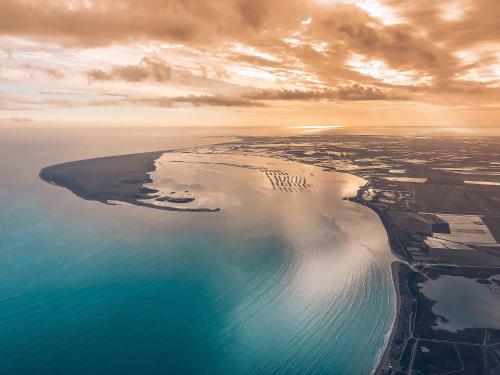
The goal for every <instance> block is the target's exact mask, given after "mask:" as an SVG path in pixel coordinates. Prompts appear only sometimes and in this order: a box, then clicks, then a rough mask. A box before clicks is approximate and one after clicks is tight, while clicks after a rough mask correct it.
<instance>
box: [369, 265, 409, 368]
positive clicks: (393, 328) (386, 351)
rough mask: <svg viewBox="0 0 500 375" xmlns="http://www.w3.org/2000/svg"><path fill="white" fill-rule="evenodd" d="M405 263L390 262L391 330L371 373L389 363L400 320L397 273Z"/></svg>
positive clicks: (399, 293)
mask: <svg viewBox="0 0 500 375" xmlns="http://www.w3.org/2000/svg"><path fill="white" fill-rule="evenodd" d="M404 264H405V263H404V262H402V261H401V260H396V261H394V262H392V263H391V275H392V283H393V285H394V291H395V294H396V311H395V315H394V320H393V322H392V325H391V330H390V333H389V337H388V339H387V341H386V343H385V346H384V348H383V351H382V355H381V356H380V358H379V359H378V361H377V363H376V365H375V367H374V368H373V372H372V374H379V373H380V371H381V370H382V369H383V368H387V367H388V365H389V363H388V362H389V353H390V347H391V344H392V341H393V340H394V336H395V335H396V331H397V328H398V327H397V326H398V323H399V321H400V315H401V291H400V288H399V284H400V282H401V280H400V277H399V273H400V271H401V268H402V267H403V265H404Z"/></svg>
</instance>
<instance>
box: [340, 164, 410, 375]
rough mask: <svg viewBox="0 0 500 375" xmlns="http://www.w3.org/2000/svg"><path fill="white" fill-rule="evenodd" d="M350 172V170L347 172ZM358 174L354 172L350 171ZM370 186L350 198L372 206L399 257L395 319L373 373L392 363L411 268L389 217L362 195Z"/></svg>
mask: <svg viewBox="0 0 500 375" xmlns="http://www.w3.org/2000/svg"><path fill="white" fill-rule="evenodd" d="M346 173H350V172H346ZM350 174H353V175H356V174H354V173H350ZM369 186H370V181H369V180H368V181H367V183H366V184H365V185H363V186H362V187H361V188H359V190H358V191H357V193H356V196H355V197H350V198H348V199H349V200H350V201H352V202H356V203H358V204H360V205H363V206H365V207H368V208H370V209H371V210H372V211H374V212H375V213H376V214H377V216H378V217H379V219H380V221H381V222H382V225H383V226H384V229H385V231H386V234H387V241H388V243H389V248H390V249H391V253H392V254H393V255H394V256H395V257H396V258H397V260H394V261H393V262H392V263H391V275H392V283H393V286H394V292H395V296H396V303H395V315H394V320H393V322H392V325H391V329H390V332H388V333H389V337H388V339H387V340H386V341H385V343H384V344H385V345H384V347H383V348H381V353H382V354H381V355H380V356H379V358H377V362H376V363H375V367H374V368H373V370H372V374H383V372H382V371H383V370H384V369H387V368H388V367H389V365H390V354H391V352H392V350H393V349H394V341H395V336H396V334H397V333H398V331H400V330H401V327H400V326H401V324H402V314H401V313H402V293H401V283H402V282H405V283H406V282H407V280H403V278H402V273H404V272H407V269H409V266H408V264H407V263H406V262H405V261H404V257H405V254H404V253H403V252H404V247H403V246H402V245H401V244H400V243H399V241H398V238H397V236H396V234H395V233H394V230H393V228H392V227H391V225H390V223H389V221H388V219H387V218H386V216H385V214H384V212H383V211H382V210H380V209H379V208H377V207H376V206H374V205H371V204H370V203H369V202H367V201H365V200H364V199H363V198H362V197H363V194H364V192H365V190H366V189H367V188H368V187H369Z"/></svg>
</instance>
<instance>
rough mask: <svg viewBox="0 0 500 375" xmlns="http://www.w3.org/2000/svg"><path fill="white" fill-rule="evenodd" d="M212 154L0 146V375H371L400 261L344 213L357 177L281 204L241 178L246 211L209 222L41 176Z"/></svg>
mask: <svg viewBox="0 0 500 375" xmlns="http://www.w3.org/2000/svg"><path fill="white" fill-rule="evenodd" d="M138 134H139V135H138ZM49 135H50V136H49ZM204 142H205V143H206V142H208V141H207V140H206V139H200V138H196V137H194V136H193V135H191V136H190V137H174V136H167V135H165V134H161V135H155V134H150V133H137V132H134V133H132V134H123V133H122V134H120V135H119V136H118V137H116V138H110V134H108V133H106V134H103V133H102V132H95V133H92V132H91V131H87V132H85V133H84V134H83V135H82V133H78V132H76V133H73V132H70V131H66V132H57V131H56V132H52V133H48V132H40V131H38V132H14V131H9V132H6V133H5V132H4V133H2V135H1V137H0V160H1V161H0V172H1V174H2V184H1V186H0V201H1V202H2V204H1V206H0V256H1V258H0V259H1V260H0V373H2V374H16V375H17V374H249V373H262V374H270V373H278V374H279V373H286V374H290V373H311V374H313V373H314V374H323V373H325V374H368V373H370V371H371V370H372V368H373V366H374V365H375V362H376V359H377V355H378V354H379V351H380V350H381V348H382V347H383V345H384V335H386V334H387V333H388V331H389V329H390V325H391V322H392V319H393V316H394V311H393V310H394V307H393V304H394V302H393V298H394V297H393V288H392V284H391V279H390V271H389V264H390V261H391V260H392V258H391V256H390V253H389V249H388V245H387V238H386V236H385V232H384V229H383V227H382V225H381V223H380V222H379V220H378V218H377V217H376V215H375V214H374V213H372V212H371V211H370V210H368V209H367V208H365V207H362V206H359V205H356V204H354V203H351V202H347V201H343V200H341V197H342V196H343V194H344V193H345V192H346V189H347V190H349V191H351V190H352V188H353V184H354V186H355V185H356V183H359V181H356V178H354V177H352V176H349V175H335V174H330V175H328V176H326V175H325V176H323V175H322V177H321V178H319V177H318V179H317V181H316V187H315V193H314V194H312V195H309V196H306V195H304V196H303V197H310V198H307V199H306V198H300V196H299V195H296V197H298V198H290V196H288V195H287V196H285V195H281V196H279V197H277V198H276V197H275V196H272V195H269V194H267V193H265V192H264V193H263V192H262V191H261V187H260V186H255V187H254V186H253V185H252V184H251V183H248V182H249V181H251V179H252V178H253V177H252V175H251V174H249V175H246V174H244V173H243V172H242V175H241V176H240V177H239V178H240V179H241V180H239V181H241V182H247V183H245V184H244V186H243V185H242V186H241V188H240V187H238V185H236V184H237V182H234V181H233V182H232V184H233V188H232V189H233V190H234V191H241V192H243V191H244V192H245V195H244V196H241V197H240V198H241V199H240V200H239V202H240V203H241V204H235V205H234V206H231V207H232V208H230V209H227V210H222V211H221V212H220V214H216V215H214V214H211V213H176V212H165V211H160V210H154V209H149V208H140V207H129V206H106V205H103V204H100V203H97V202H91V201H84V200H82V199H80V198H78V197H76V196H74V195H72V194H71V193H70V192H69V191H67V190H65V189H62V188H59V187H55V186H51V185H49V184H46V183H44V182H42V181H41V180H39V179H38V177H37V175H38V171H39V170H40V168H42V167H45V166H47V165H51V164H54V163H57V162H62V161H68V160H77V159H81V158H89V157H97V156H101V155H113V154H123V153H129V152H140V151H150V150H157V149H163V148H169V147H175V146H187V145H192V144H200V143H204ZM221 173H222V174H221V176H222V177H221V178H222V179H223V178H224V172H221ZM232 176H233V175H232ZM248 197H252V199H251V200H250V199H249V198H248ZM270 202H272V203H270Z"/></svg>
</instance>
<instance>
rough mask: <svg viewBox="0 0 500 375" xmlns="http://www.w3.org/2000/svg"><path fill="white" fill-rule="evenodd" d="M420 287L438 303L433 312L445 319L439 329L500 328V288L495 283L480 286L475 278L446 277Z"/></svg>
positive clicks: (440, 323)
mask: <svg viewBox="0 0 500 375" xmlns="http://www.w3.org/2000/svg"><path fill="white" fill-rule="evenodd" d="M498 276H499V275H495V276H493V277H496V278H498ZM420 288H421V291H422V293H423V294H424V295H425V296H426V297H427V298H429V299H431V300H433V301H437V302H436V303H435V305H434V306H433V307H432V312H433V313H434V314H436V315H439V316H442V317H444V318H446V322H445V321H443V320H442V319H438V328H439V329H444V330H447V331H451V332H456V331H457V330H463V329H466V328H484V327H488V328H493V329H500V324H499V322H498V311H499V310H500V287H499V286H498V285H496V284H495V283H493V282H491V283H490V284H481V283H478V282H477V281H476V280H475V279H469V278H466V277H461V276H448V275H445V276H440V277H439V278H438V279H436V280H431V279H429V280H427V281H426V282H425V283H423V284H421V285H420ZM464 301H467V303H464Z"/></svg>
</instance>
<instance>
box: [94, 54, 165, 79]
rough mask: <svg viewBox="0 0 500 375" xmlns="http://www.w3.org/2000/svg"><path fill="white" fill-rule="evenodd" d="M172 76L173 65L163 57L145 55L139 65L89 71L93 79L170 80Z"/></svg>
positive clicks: (116, 66)
mask: <svg viewBox="0 0 500 375" xmlns="http://www.w3.org/2000/svg"><path fill="white" fill-rule="evenodd" d="M171 76H172V67H171V66H169V65H168V64H166V63H165V62H164V61H163V60H161V59H156V58H151V57H144V58H143V59H142V61H141V63H140V64H139V65H115V66H113V67H112V68H111V70H109V71H104V70H99V69H92V70H90V71H88V72H87V77H88V78H89V80H91V81H113V80H120V81H126V82H145V81H150V82H155V83H163V82H169V81H170V80H171Z"/></svg>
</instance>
